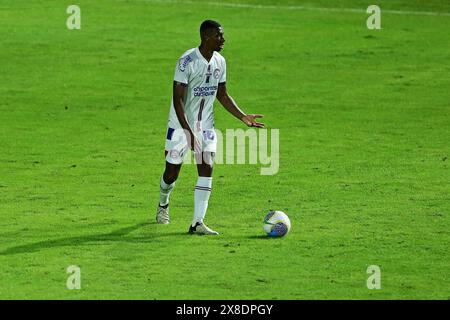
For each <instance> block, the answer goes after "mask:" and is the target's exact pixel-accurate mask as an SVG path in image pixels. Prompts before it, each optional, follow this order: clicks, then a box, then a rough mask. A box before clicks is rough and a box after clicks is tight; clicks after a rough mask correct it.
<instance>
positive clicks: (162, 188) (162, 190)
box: [159, 176, 175, 207]
mask: <svg viewBox="0 0 450 320" xmlns="http://www.w3.org/2000/svg"><path fill="white" fill-rule="evenodd" d="M174 187H175V182H174V183H172V184H167V183H166V182H165V181H164V178H163V176H161V182H160V184H159V205H160V206H161V207H165V206H167V205H168V204H169V197H170V193H171V192H172V190H173V188H174Z"/></svg>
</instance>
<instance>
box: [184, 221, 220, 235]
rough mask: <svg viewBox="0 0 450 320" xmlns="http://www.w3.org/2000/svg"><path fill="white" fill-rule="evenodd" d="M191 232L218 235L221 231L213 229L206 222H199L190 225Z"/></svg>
mask: <svg viewBox="0 0 450 320" xmlns="http://www.w3.org/2000/svg"><path fill="white" fill-rule="evenodd" d="M189 233H195V234H207V235H211V236H218V235H219V233H218V232H217V231H214V230H211V229H210V228H208V227H207V226H206V224H204V223H203V222H197V223H196V224H195V226H192V225H191V226H190V227H189Z"/></svg>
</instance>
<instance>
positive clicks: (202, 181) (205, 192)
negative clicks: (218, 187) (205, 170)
mask: <svg viewBox="0 0 450 320" xmlns="http://www.w3.org/2000/svg"><path fill="white" fill-rule="evenodd" d="M211 186H212V177H198V180H197V185H196V186H195V191H194V219H193V220H192V226H195V224H196V223H197V222H200V223H202V222H203V219H204V218H205V215H206V209H208V200H209V196H210V195H211Z"/></svg>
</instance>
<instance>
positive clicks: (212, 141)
mask: <svg viewBox="0 0 450 320" xmlns="http://www.w3.org/2000/svg"><path fill="white" fill-rule="evenodd" d="M201 133H202V134H200V132H194V134H195V135H196V136H197V138H198V139H199V140H200V141H201V142H202V152H216V148H217V136H216V131H215V130H214V128H212V129H205V130H202V131H201ZM188 150H189V146H188V143H187V138H186V134H185V133H184V130H183V129H173V128H170V127H169V128H167V136H166V151H167V156H166V161H167V162H169V163H171V164H181V163H183V159H184V156H185V155H186V153H187V152H188Z"/></svg>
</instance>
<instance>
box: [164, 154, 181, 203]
mask: <svg viewBox="0 0 450 320" xmlns="http://www.w3.org/2000/svg"><path fill="white" fill-rule="evenodd" d="M165 153H166V156H167V151H166V152H165ZM181 165H182V164H173V163H170V162H168V161H166V168H165V170H164V173H163V175H162V176H161V181H160V197H159V206H160V207H165V206H168V205H169V198H170V193H171V192H172V190H173V188H174V187H175V181H177V179H178V175H179V174H180V170H181Z"/></svg>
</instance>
